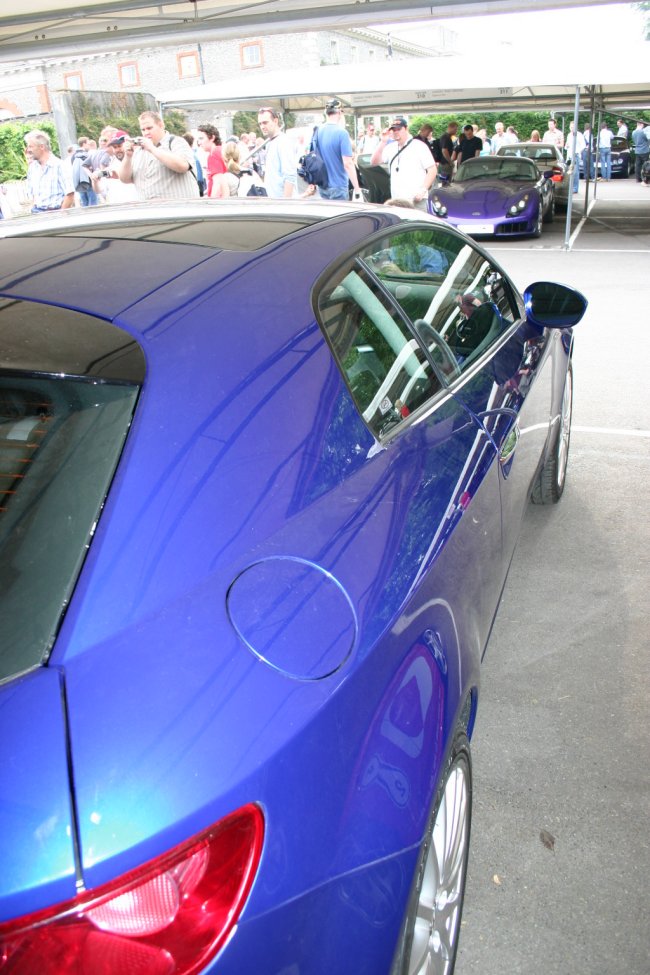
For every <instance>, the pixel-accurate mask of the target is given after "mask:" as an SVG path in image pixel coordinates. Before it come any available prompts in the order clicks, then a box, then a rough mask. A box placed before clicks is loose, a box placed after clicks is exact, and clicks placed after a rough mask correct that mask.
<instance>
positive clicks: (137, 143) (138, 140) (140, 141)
mask: <svg viewBox="0 0 650 975" xmlns="http://www.w3.org/2000/svg"><path fill="white" fill-rule="evenodd" d="M131 142H132V143H133V145H134V146H141V145H143V143H144V140H143V139H141V138H140V136H139V135H136V136H135V138H133V139H131Z"/></svg>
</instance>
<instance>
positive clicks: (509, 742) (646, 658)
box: [456, 179, 650, 975]
mask: <svg viewBox="0 0 650 975" xmlns="http://www.w3.org/2000/svg"><path fill="white" fill-rule="evenodd" d="M581 190H582V191H583V190H584V184H581ZM582 210H583V207H582V205H581V203H579V202H578V204H577V206H576V210H575V212H574V219H573V221H572V224H573V229H574V230H575V229H577V228H578V225H579V224H580V221H581V217H582ZM563 241H564V227H563V226H561V224H560V221H559V220H558V221H556V222H555V223H554V224H552V225H551V226H550V227H548V228H545V230H544V233H543V234H542V237H541V238H539V239H538V240H535V241H532V242H523V241H522V242H519V243H515V242H514V241H508V242H507V243H506V242H503V243H502V242H498V243H496V244H494V245H491V244H489V245H488V248H489V249H490V250H492V252H493V253H494V254H495V256H497V258H498V260H499V261H500V262H501V264H502V265H503V266H504V268H505V269H506V270H507V271H508V272H509V273H510V274H511V276H512V277H513V279H514V280H515V282H516V284H517V285H518V286H519V287H520V288H524V287H525V286H526V285H527V284H529V283H530V282H532V281H534V280H539V279H546V280H549V279H550V280H558V281H562V282H564V283H566V284H571V285H573V286H575V287H577V288H579V289H580V290H581V291H583V293H584V294H585V295H586V296H587V298H588V299H589V308H588V311H587V314H586V315H585V318H584V319H583V321H582V322H581V323H580V324H579V325H578V326H577V327H576V330H575V354H574V382H575V400H574V414H573V430H572V437H571V448H570V455H569V467H568V474H567V484H566V488H565V491H564V496H563V498H562V499H561V501H560V503H559V504H558V505H552V506H550V507H548V508H547V507H536V506H533V505H531V506H530V507H529V509H528V512H527V514H526V517H525V519H524V524H523V531H522V535H521V539H520V542H519V545H518V547H517V550H516V552H515V556H514V560H513V563H512V566H511V570H510V575H509V577H508V582H507V584H506V588H505V590H504V594H503V598H502V602H501V606H500V609H499V613H498V616H497V620H496V623H495V627H494V630H493V633H492V637H491V640H490V644H489V646H488V650H487V654H486V657H485V661H484V667H483V674H482V688H481V696H480V704H479V709H478V718H477V722H476V727H475V732H474V738H473V743H472V749H473V758H474V813H473V823H472V846H471V853H470V863H469V874H468V883H467V893H466V900H465V910H464V916H463V921H462V934H461V942H460V950H459V954H458V962H457V968H456V975H471V973H474V975H476V973H480V975H519V973H521V975H524V973H525V975H537V973H544V975H610V973H612V975H614V973H616V975H648V973H650V931H649V928H650V925H649V920H650V917H649V906H650V898H649V896H648V891H649V887H650V884H649V880H650V829H649V823H650V817H649V816H648V812H649V807H650V802H649V796H650V772H649V770H650V734H649V732H650V719H649V707H648V699H649V690H650V653H649V650H650V634H649V630H650V620H649V613H648V605H649V602H650V566H649V551H650V504H649V501H648V494H649V490H650V389H649V387H650V383H649V381H648V375H647V374H648V368H649V366H650V187H646V186H643V185H639V184H636V182H635V181H634V180H633V179H631V180H626V181H623V180H615V181H612V182H610V183H599V184H598V187H597V202H596V203H595V205H594V206H593V208H592V209H591V210H590V211H589V216H588V219H587V220H586V222H585V223H583V225H582V226H581V228H580V230H579V232H578V233H577V235H575V236H574V238H573V241H572V248H571V250H569V251H566V250H563V249H562V248H563Z"/></svg>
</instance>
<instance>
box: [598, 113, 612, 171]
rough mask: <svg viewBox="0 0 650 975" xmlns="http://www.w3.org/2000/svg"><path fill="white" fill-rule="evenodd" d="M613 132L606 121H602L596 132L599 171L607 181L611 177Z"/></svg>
mask: <svg viewBox="0 0 650 975" xmlns="http://www.w3.org/2000/svg"><path fill="white" fill-rule="evenodd" d="M613 138H614V133H613V132H612V130H611V129H610V127H609V125H608V124H607V122H603V124H602V125H601V127H600V132H599V133H598V155H599V156H600V173H601V176H602V178H603V179H604V180H605V181H606V182H609V181H610V179H611V178H612V139H613Z"/></svg>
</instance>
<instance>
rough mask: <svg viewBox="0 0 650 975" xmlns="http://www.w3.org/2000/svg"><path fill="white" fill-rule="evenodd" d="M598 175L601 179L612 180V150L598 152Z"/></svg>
mask: <svg viewBox="0 0 650 975" xmlns="http://www.w3.org/2000/svg"><path fill="white" fill-rule="evenodd" d="M600 174H601V176H602V177H603V179H611V178H612V150H611V149H601V150H600Z"/></svg>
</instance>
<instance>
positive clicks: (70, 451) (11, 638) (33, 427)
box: [0, 302, 144, 681]
mask: <svg viewBox="0 0 650 975" xmlns="http://www.w3.org/2000/svg"><path fill="white" fill-rule="evenodd" d="M73 373H76V374H73ZM143 376H144V356H143V353H142V350H141V349H140V346H139V345H138V344H137V343H135V342H134V341H133V340H132V338H131V336H129V335H127V334H126V333H125V332H123V331H122V330H121V329H118V328H115V327H114V326H112V325H109V324H107V323H106V322H100V321H98V320H96V319H93V318H91V317H89V316H84V315H80V314H78V313H75V312H70V311H69V310H67V309H53V308H47V307H45V306H40V305H36V304H31V303H27V302H11V303H6V304H4V305H0V681H4V680H7V679H9V678H11V677H15V676H17V675H18V674H21V673H24V672H25V671H28V670H30V669H32V668H33V667H36V666H38V665H39V664H42V663H44V662H45V661H46V660H47V658H48V656H49V653H50V651H51V649H52V646H53V644H54V640H55V637H56V634H57V631H58V629H59V626H60V623H61V619H62V617H63V614H64V612H65V610H66V608H67V606H68V603H69V601H70V597H71V595H72V590H73V588H74V585H75V583H76V580H77V577H78V575H79V571H80V569H81V566H82V563H83V560H84V557H85V555H86V552H87V550H88V546H89V544H90V541H91V538H92V535H93V533H94V531H95V527H96V525H97V520H98V518H99V516H100V513H101V509H102V506H103V503H104V500H105V497H106V494H107V491H108V488H109V485H110V482H111V479H112V477H113V473H114V471H115V468H116V465H117V462H118V459H119V456H120V453H121V451H122V448H123V446H124V442H125V438H126V435H127V432H128V429H129V424H130V422H131V418H132V416H133V411H134V408H135V404H136V400H137V397H138V393H139V390H140V385H141V382H142V379H143Z"/></svg>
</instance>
